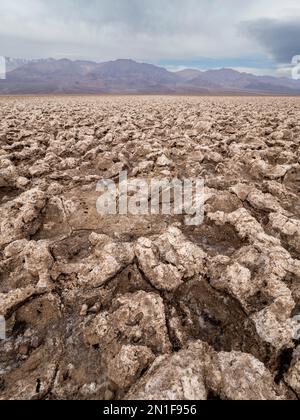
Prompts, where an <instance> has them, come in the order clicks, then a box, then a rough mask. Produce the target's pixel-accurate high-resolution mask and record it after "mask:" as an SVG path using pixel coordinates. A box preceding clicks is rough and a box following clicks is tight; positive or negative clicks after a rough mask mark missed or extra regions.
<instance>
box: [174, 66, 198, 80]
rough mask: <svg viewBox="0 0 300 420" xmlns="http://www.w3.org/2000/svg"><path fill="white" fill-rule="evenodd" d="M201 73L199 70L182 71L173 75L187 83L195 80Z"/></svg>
mask: <svg viewBox="0 0 300 420" xmlns="http://www.w3.org/2000/svg"><path fill="white" fill-rule="evenodd" d="M201 73H202V72H201V71H200V70H195V69H184V70H180V71H177V72H176V73H175V74H177V76H179V77H180V78H181V79H182V80H183V81H185V82H188V81H190V80H193V79H196V77H198V76H200V74H201Z"/></svg>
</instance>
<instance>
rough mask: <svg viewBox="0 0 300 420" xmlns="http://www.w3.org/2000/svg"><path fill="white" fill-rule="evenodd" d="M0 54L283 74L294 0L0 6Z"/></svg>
mask: <svg viewBox="0 0 300 420" xmlns="http://www.w3.org/2000/svg"><path fill="white" fill-rule="evenodd" d="M0 19H1V20H0V56H8V57H15V58H49V57H52V58H70V59H85V60H93V61H97V62H103V61H107V60H114V59H117V58H131V59H134V60H137V61H144V62H148V63H153V64H158V65H162V66H165V67H167V68H168V69H169V70H179V69H182V68H186V67H189V68H198V69H201V70H205V69H208V68H221V67H230V68H234V69H237V70H240V71H248V72H252V73H255V74H272V75H278V76H281V75H284V76H290V75H291V61H292V58H293V56H294V55H300V2H299V0H284V1H282V0H248V1H244V0H88V1H87V0H26V1H24V0H1V2H0Z"/></svg>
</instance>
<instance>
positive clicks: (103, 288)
mask: <svg viewBox="0 0 300 420" xmlns="http://www.w3.org/2000/svg"><path fill="white" fill-rule="evenodd" d="M0 117H1V119H0V315H3V316H4V317H5V319H6V327H7V339H6V340H5V341H0V398H1V399H26V400H28V399H30V400H40V399H46V400H56V399H87V400H93V399H100V400H121V399H125V400H126V399H127V400H128V399H147V400H152V399H166V400H168V399H182V400H193V399H196V400H206V399H208V400H218V399H221V400H243V399H253V400H297V399H299V398H300V341H299V340H298V338H300V334H299V323H298V324H297V316H298V315H299V314H300V201H299V192H300V165H299V163H300V148H299V145H300V100H299V99H296V98H246V97H244V98H233V97H232V98H222V97H215V98H213V97H210V98H204V97H202V98H197V97H159V96H155V97H143V96H136V97H133V96H129V97H63V96H62V97H27V98H26V97H24V98H22V97H10V98H9V97H7V98H1V99H0ZM122 170H127V171H128V174H129V177H131V178H134V177H137V176H138V177H144V178H148V179H149V178H151V177H158V178H159V177H170V178H173V177H178V178H179V179H183V178H193V177H203V178H204V180H205V219H204V223H203V224H201V225H200V226H195V227H192V226H187V225H186V224H185V223H184V215H182V216H174V217H172V216H158V215H157V216H132V215H129V216H124V215H123V216H121V215H119V216H113V215H107V216H104V215H102V216H100V215H99V214H98V213H97V210H96V200H97V198H98V194H99V193H97V191H96V184H97V181H98V180H99V179H101V178H103V177H104V178H109V179H112V180H113V179H115V178H116V177H118V174H119V172H120V171H122Z"/></svg>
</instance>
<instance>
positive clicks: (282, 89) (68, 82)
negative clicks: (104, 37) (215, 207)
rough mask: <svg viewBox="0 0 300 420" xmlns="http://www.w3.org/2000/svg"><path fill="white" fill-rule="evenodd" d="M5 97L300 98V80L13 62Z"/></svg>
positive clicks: (112, 64)
mask: <svg viewBox="0 0 300 420" xmlns="http://www.w3.org/2000/svg"><path fill="white" fill-rule="evenodd" d="M7 68H8V73H7V78H6V80H0V93H1V94H18V93H19V94H26V93H29V94H30V93H32V94H38V93H45V94H47V93H49V94H50V93H162V94H164V93H165V94H168V93H196V94H197V93H198V94H200V93H206V94H208V93H216V92H217V93H222V92H224V93H269V94H270V93H274V94H277V93H278V94H284V93H285V94H300V81H295V80H292V79H284V78H275V77H269V76H254V75H252V74H248V73H239V72H237V71H235V70H232V69H221V70H208V71H205V72H201V71H199V70H194V69H186V70H182V71H179V72H170V71H168V70H166V69H164V68H162V67H158V66H154V65H152V64H146V63H137V62H135V61H133V60H116V61H109V62H105V63H95V62H92V61H71V60H68V59H61V60H55V59H48V60H34V61H27V60H10V61H9V65H8V66H7Z"/></svg>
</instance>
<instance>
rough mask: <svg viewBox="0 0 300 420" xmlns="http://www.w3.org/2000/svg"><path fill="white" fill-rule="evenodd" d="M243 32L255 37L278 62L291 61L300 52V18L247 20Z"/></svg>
mask: <svg viewBox="0 0 300 420" xmlns="http://www.w3.org/2000/svg"><path fill="white" fill-rule="evenodd" d="M242 30H243V32H244V33H246V34H247V35H249V36H250V37H252V38H253V39H255V40H256V41H257V42H258V43H259V45H261V46H262V47H263V48H265V50H266V51H267V52H268V53H269V54H271V55H272V57H274V59H275V60H276V61H277V62H278V63H289V62H291V60H292V57H293V56H294V55H297V54H300V18H293V19H289V20H286V19H285V20H282V21H280V20H277V19H259V20H257V21H254V22H245V23H244V25H243V29H242Z"/></svg>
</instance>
